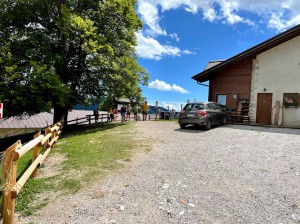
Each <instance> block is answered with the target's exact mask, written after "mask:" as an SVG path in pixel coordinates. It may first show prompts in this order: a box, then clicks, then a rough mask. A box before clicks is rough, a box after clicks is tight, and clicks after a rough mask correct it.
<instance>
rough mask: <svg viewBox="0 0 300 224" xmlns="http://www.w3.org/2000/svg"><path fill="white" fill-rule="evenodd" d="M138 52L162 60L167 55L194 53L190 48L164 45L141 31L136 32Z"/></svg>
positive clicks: (149, 57) (146, 56)
mask: <svg viewBox="0 0 300 224" xmlns="http://www.w3.org/2000/svg"><path fill="white" fill-rule="evenodd" d="M136 37H137V43H138V45H137V47H136V52H137V54H138V56H139V57H141V58H147V59H153V60H160V59H162V58H163V57H165V56H172V57H179V56H181V55H184V54H194V52H191V51H189V50H183V51H182V50H180V49H179V48H178V47H175V46H171V45H162V44H160V43H159V42H158V41H157V40H155V39H154V38H152V37H145V36H144V35H143V34H142V33H141V32H138V33H136Z"/></svg>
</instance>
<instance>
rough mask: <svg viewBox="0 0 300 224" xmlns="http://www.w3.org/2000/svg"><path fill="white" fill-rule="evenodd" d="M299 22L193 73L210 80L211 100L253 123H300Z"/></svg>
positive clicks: (209, 97) (198, 80)
mask: <svg viewBox="0 0 300 224" xmlns="http://www.w3.org/2000/svg"><path fill="white" fill-rule="evenodd" d="M299 55H300V25H298V26H295V27H293V28H291V29H289V30H287V31H285V32H283V33H281V34H279V35H277V36H275V37H273V38H270V39H269V40H266V41H264V42H262V43H260V44H258V45H256V46H254V47H252V48H250V49H248V50H246V51H244V52H242V53H240V54H237V55H235V56H233V57H231V58H229V59H228V60H224V61H213V62H210V63H209V64H208V66H207V67H206V68H205V69H204V71H202V72H200V73H199V74H197V75H195V76H193V77H192V78H193V79H194V80H196V81H197V83H202V82H206V81H209V96H208V100H209V101H214V102H217V103H220V104H223V105H224V106H226V108H227V109H228V110H229V111H233V112H234V111H235V112H236V113H237V114H243V115H244V116H245V117H248V119H249V120H250V121H251V122H253V123H259V124H274V125H286V126H299V125H300V109H299V104H300V96H299V93H300V56H299Z"/></svg>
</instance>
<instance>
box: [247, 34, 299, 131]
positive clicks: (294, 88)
mask: <svg viewBox="0 0 300 224" xmlns="http://www.w3.org/2000/svg"><path fill="white" fill-rule="evenodd" d="M257 93H272V94H273V96H272V107H273V109H272V124H274V114H275V109H274V107H275V103H276V101H280V105H282V100H283V93H300V37H299V36H298V37H296V38H293V39H292V40H289V41H287V42H284V43H282V44H280V45H278V46H276V47H274V48H272V49H270V50H268V51H265V52H263V53H261V54H259V55H257V56H256V59H253V69H252V81H251V97H250V114H249V115H250V119H251V121H252V122H256V107H257ZM279 120H281V121H282V125H285V126H299V125H300V108H281V113H280V118H279Z"/></svg>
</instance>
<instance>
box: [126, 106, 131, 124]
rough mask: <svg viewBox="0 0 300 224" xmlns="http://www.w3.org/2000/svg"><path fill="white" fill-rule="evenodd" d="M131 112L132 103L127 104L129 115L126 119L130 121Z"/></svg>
mask: <svg viewBox="0 0 300 224" xmlns="http://www.w3.org/2000/svg"><path fill="white" fill-rule="evenodd" d="M130 112H131V106H130V103H129V104H128V106H127V116H126V121H130Z"/></svg>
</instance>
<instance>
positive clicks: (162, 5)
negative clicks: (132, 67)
mask: <svg viewBox="0 0 300 224" xmlns="http://www.w3.org/2000/svg"><path fill="white" fill-rule="evenodd" d="M180 8H181V9H183V10H185V11H187V12H190V13H193V14H196V13H202V16H203V19H204V20H207V21H209V22H221V23H223V24H227V25H234V24H238V23H244V24H248V25H249V26H255V24H254V22H253V21H251V20H250V19H249V18H245V17H244V16H243V15H245V14H242V12H248V13H252V14H254V15H258V16H260V17H261V18H262V19H261V21H260V23H259V24H262V23H264V24H266V25H267V26H268V27H269V28H272V29H276V30H277V31H278V32H281V31H284V30H285V29H287V28H289V27H292V26H295V25H297V24H300V1H299V0H272V1H270V0H260V1H256V0H230V1H229V0H202V1H199V0H164V1H161V0H139V1H138V7H137V11H138V14H139V15H140V17H141V19H142V21H143V23H144V30H143V32H139V33H137V34H136V35H137V42H138V46H137V47H136V52H137V54H138V56H139V57H141V58H146V59H152V60H161V59H162V58H164V57H166V56H172V57H180V56H182V55H188V54H195V52H191V51H190V50H188V49H186V50H182V49H180V48H179V47H177V46H172V45H171V44H169V43H168V40H166V42H165V43H168V44H162V43H160V42H158V41H157V40H156V39H155V38H156V37H157V36H159V35H161V36H165V37H169V38H171V39H173V40H175V41H177V42H179V41H180V38H179V36H178V35H177V34H176V33H171V34H168V33H167V31H166V30H165V29H164V28H162V25H161V24H160V19H161V16H162V13H163V12H165V11H169V10H174V9H180Z"/></svg>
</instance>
